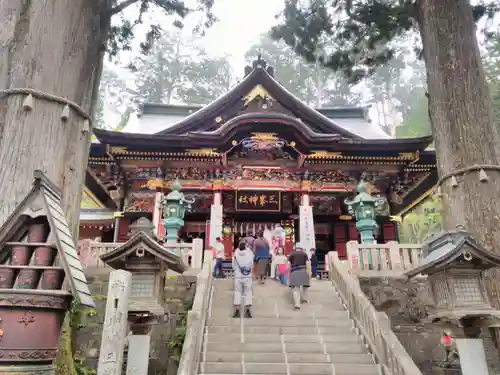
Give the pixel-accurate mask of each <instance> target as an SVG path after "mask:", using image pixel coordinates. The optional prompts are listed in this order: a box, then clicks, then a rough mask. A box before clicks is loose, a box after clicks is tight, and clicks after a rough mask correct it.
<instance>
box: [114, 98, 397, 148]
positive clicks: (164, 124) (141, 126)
mask: <svg viewBox="0 0 500 375" xmlns="http://www.w3.org/2000/svg"><path fill="white" fill-rule="evenodd" d="M297 100H298V99H297ZM203 108H204V107H203V106H187V105H172V104H153V103H145V104H143V105H142V108H141V114H140V116H139V117H140V118H139V121H138V122H135V123H130V125H127V126H126V127H125V128H123V130H122V133H138V134H155V133H158V132H162V131H163V130H167V129H168V128H169V127H172V126H174V125H176V123H177V122H180V121H181V120H183V119H185V118H186V117H187V116H190V115H191V114H193V113H195V112H197V111H199V110H201V109H203ZM315 110H316V111H317V112H319V113H320V114H322V115H324V116H325V117H327V118H328V119H330V120H332V121H335V122H336V123H338V124H339V125H340V126H342V127H343V128H345V129H348V130H350V131H351V132H353V133H355V134H357V135H360V136H361V137H363V138H382V139H387V138H391V137H389V136H388V135H387V134H386V133H385V132H384V131H383V130H382V129H381V128H380V127H379V126H378V125H376V124H375V123H373V122H371V121H369V120H368V110H367V108H363V107H331V108H320V109H315Z"/></svg>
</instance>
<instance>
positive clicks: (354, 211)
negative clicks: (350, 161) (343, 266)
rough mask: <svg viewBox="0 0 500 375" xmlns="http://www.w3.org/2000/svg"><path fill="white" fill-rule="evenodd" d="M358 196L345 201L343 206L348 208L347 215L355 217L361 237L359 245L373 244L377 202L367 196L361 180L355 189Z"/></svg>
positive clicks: (375, 229) (376, 228)
mask: <svg viewBox="0 0 500 375" xmlns="http://www.w3.org/2000/svg"><path fill="white" fill-rule="evenodd" d="M356 191H357V192H358V194H357V195H356V196H355V197H354V199H352V200H349V199H346V200H345V204H346V205H347V206H348V208H349V213H350V214H351V215H354V216H355V217H356V228H358V230H359V233H360V235H361V243H365V244H373V243H375V238H374V236H373V235H374V233H375V232H376V231H377V230H378V225H377V222H376V221H375V217H376V212H375V208H376V206H377V204H378V200H377V199H375V198H373V197H372V196H371V195H370V194H368V192H367V189H366V183H365V182H364V181H363V180H361V181H360V182H359V183H358V186H357V188H356Z"/></svg>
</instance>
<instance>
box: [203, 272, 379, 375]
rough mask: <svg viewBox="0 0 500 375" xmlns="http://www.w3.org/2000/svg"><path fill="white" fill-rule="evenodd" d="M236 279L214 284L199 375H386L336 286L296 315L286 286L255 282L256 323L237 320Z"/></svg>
mask: <svg viewBox="0 0 500 375" xmlns="http://www.w3.org/2000/svg"><path fill="white" fill-rule="evenodd" d="M232 282H233V280H231V279H226V280H215V281H213V283H212V288H211V291H212V295H211V298H210V304H209V310H208V316H207V318H206V324H205V329H204V335H203V344H202V350H201V358H200V368H199V373H200V374H207V375H208V374H246V375H250V374H280V375H281V374H283V375H295V374H301V375H302V374H303V375H381V374H382V371H381V366H380V365H378V364H375V361H374V356H373V355H372V354H371V353H370V352H369V350H368V347H367V345H365V343H364V341H363V339H362V336H361V335H360V334H359V331H358V329H357V328H355V326H354V322H353V320H351V318H350V315H349V313H348V312H347V311H346V309H345V307H344V305H343V304H342V301H341V299H340V297H339V295H338V294H337V293H336V291H335V289H334V287H333V286H332V283H331V282H328V281H326V282H325V281H316V280H313V282H312V285H311V288H310V292H309V303H308V304H305V305H303V306H302V308H301V311H294V310H293V308H292V304H291V295H290V291H289V290H288V288H287V287H285V286H282V285H280V284H279V283H278V282H275V281H273V280H269V281H267V283H266V284H265V285H260V284H258V283H254V289H253V290H254V303H253V308H252V312H253V318H252V319H244V318H241V319H234V318H232V317H231V314H232Z"/></svg>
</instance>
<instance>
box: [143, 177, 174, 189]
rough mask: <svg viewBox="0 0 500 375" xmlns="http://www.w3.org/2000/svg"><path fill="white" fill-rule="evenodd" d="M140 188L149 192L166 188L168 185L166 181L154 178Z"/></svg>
mask: <svg viewBox="0 0 500 375" xmlns="http://www.w3.org/2000/svg"><path fill="white" fill-rule="evenodd" d="M141 188H148V189H149V190H156V189H161V188H168V183H167V181H164V180H159V179H157V178H155V179H154V180H148V182H146V183H145V184H144V185H142V186H141Z"/></svg>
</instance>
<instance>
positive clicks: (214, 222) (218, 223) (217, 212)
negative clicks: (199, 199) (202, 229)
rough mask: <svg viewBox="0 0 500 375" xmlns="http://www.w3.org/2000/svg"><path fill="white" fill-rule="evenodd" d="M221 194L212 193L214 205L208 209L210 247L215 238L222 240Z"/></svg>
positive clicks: (217, 192) (213, 243)
mask: <svg viewBox="0 0 500 375" xmlns="http://www.w3.org/2000/svg"><path fill="white" fill-rule="evenodd" d="M222 211H223V207H222V193H221V192H220V191H215V192H214V203H213V204H212V205H211V207H210V242H209V244H210V246H214V245H215V239H216V238H217V237H221V238H222V219H223V214H222Z"/></svg>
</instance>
